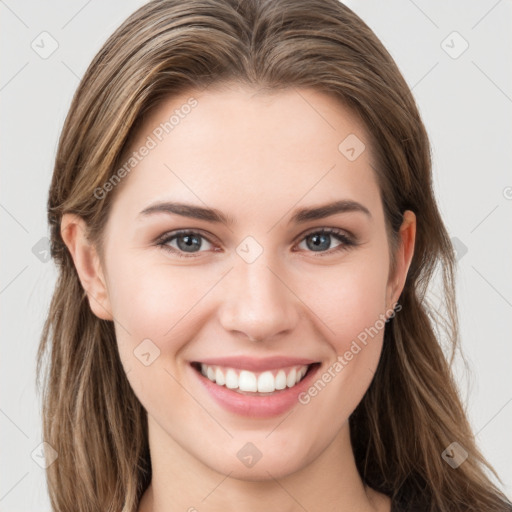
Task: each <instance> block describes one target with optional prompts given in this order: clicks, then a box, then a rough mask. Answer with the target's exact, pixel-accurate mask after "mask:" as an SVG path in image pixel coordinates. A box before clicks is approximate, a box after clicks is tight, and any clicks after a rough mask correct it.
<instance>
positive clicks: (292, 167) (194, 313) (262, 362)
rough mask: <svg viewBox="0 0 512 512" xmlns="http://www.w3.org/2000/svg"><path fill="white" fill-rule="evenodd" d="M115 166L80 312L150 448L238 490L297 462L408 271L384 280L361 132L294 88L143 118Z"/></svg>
mask: <svg viewBox="0 0 512 512" xmlns="http://www.w3.org/2000/svg"><path fill="white" fill-rule="evenodd" d="M191 97H193V98H194V99H190V98H191ZM173 116H174V117H173ZM166 123H167V124H166ZM144 147H145V148H146V149H143V148H144ZM134 151H136V152H137V154H136V155H134V154H133V152H134ZM130 156H131V157H132V158H133V159H134V160H132V161H131V163H129V162H128V159H129V158H130ZM126 161H127V163H128V165H127V167H126V168H125V170H126V169H129V172H127V173H126V176H124V177H122V179H121V183H120V184H118V185H115V186H114V187H113V188H114V189H116V188H117V187H118V189H116V190H114V191H108V193H115V194H116V197H115V201H114V203H113V205H112V210H111V213H110V217H109V220H108V222H107V225H106V230H105V234H104V235H105V246H104V253H103V256H104V259H103V270H102V277H101V278H100V281H101V280H102V279H104V284H105V287H106V288H105V298H104V300H101V299H98V300H97V301H94V300H93V301H91V306H92V307H93V310H95V312H96V313H97V314H98V315H99V316H103V317H107V318H113V319H114V320H115V329H116V335H117V340H118V347H119V352H120V356H121V360H122V362H123V366H124V369H125V371H126V373H127V377H128V379H129V381H130V384H131V386H132V388H133V390H134V392H135V394H136V395H137V397H138V399H139V400H140V402H141V403H142V405H143V406H144V408H145V409H146V410H147V413H148V418H149V425H150V436H151V438H152V440H153V442H158V446H159V447H161V449H162V450H168V452H169V454H170V456H172V454H176V456H177V454H180V455H179V456H180V457H186V458H188V459H189V460H193V461H194V463H195V464H204V465H206V466H207V467H209V468H211V469H214V470H216V471H220V472H222V473H224V474H227V473H229V472H231V475H232V476H233V477H239V478H242V479H243V478H251V479H263V478H268V472H271V473H272V475H273V476H275V477H279V476H282V475H286V474H289V473H291V472H293V471H297V470H298V469H300V468H302V467H304V466H305V465H307V464H308V463H311V462H313V461H314V460H315V459H316V458H317V457H319V455H320V454H321V453H322V452H323V451H324V450H325V449H326V448H327V447H328V446H329V445H330V444H331V443H332V442H333V440H335V439H336V437H337V435H338V434H339V432H340V431H341V430H342V429H343V428H344V427H346V426H347V420H348V418H349V415H350V414H351V413H352V411H354V409H355V407H356V406H357V404H358V403H359V402H360V400H361V399H362V397H363V395H364V394H365V392H366V390H367V388H368V386H369V384H370V382H371V380H372V377H373V375H374V372H375V369H376V367H377V364H378V361H379V356H380V353H381V348H382V340H383V331H384V329H383V326H384V319H385V317H387V316H390V314H391V311H392V307H393V305H394V303H395V301H396V300H397V298H398V296H399V294H400V291H401V288H402V286H403V280H404V279H405V274H406V272H407V266H408V261H407V260H408V257H407V254H406V255H405V260H404V258H403V257H400V256H399V257H398V262H399V265H398V272H397V274H396V275H395V276H391V275H390V274H389V269H390V256H389V245H388V239H387V237H386V229H385V222H384V213H383V207H382V203H381V200H380V197H379V188H378V185H377V182H376V176H375V172H374V171H373V170H372V165H374V166H375V164H374V163H373V162H372V156H371V148H370V147H369V143H368V137H367V133H366V132H365V129H364V127H363V125H362V124H361V122H360V121H359V120H358V119H357V118H356V117H355V116H354V115H353V114H352V113H351V112H350V111H349V110H347V109H346V108H344V107H343V106H341V105H340V104H339V103H338V102H336V101H335V100H334V99H332V98H330V97H328V96H325V95H323V94H321V93H319V92H315V91H312V90H309V89H303V90H291V89H290V90H288V91H280V92H274V93H272V94H263V93H257V92H255V90H253V89H248V88H242V87H240V88H238V87H232V88H230V89H227V88H224V89H220V88H217V89H213V88H210V89H208V90H206V91H204V92H194V93H192V92H190V93H188V94H183V95H180V96H174V97H172V98H171V99H169V100H168V101H167V102H165V103H163V104H161V105H160V106H159V107H158V108H157V109H156V110H154V111H153V112H152V113H151V114H150V116H149V117H148V118H146V119H145V120H144V123H143V126H142V128H141V129H140V130H139V132H138V136H137V137H136V140H135V141H134V142H133V144H132V145H131V149H130V151H129V153H128V155H127V157H126ZM122 175H123V173H121V176H122ZM107 188H108V187H107ZM102 190H106V189H105V188H104V189H102ZM99 200H103V199H99ZM407 218H409V217H407ZM404 224H405V223H404ZM182 231H184V232H185V234H183V233H181V234H179V232H182ZM401 234H402V236H403V237H406V236H409V238H410V237H411V236H412V238H414V230H413V228H412V227H411V224H410V225H409V227H408V228H406V229H404V230H403V232H401ZM402 260H404V261H405V262H404V261H402ZM99 286H100V285H99ZM100 296H101V294H98V297H100ZM106 312H108V313H106ZM397 314H400V313H397ZM311 363H316V364H311ZM201 364H203V365H206V366H204V367H203V371H204V372H205V373H206V374H207V376H204V375H202V374H201V371H200V368H201V366H200V365H201ZM217 367H219V368H218V370H217ZM208 368H209V369H208ZM302 369H303V371H306V370H309V372H308V373H306V375H305V376H304V377H303V379H302V380H301V381H300V382H299V383H298V384H295V382H296V380H297V378H298V377H299V378H300V377H301V375H302V373H303V371H301V370H302ZM294 370H295V373H294ZM297 374H298V377H297ZM208 375H209V376H210V378H211V379H217V380H218V382H217V383H214V382H212V380H210V379H209V378H208ZM223 381H226V382H223ZM315 383H316V384H315ZM237 385H238V386H240V387H241V388H242V389H240V387H239V388H238V389H236V386H237ZM258 385H259V386H260V387H259V389H260V390H265V391H266V394H264V395H260V394H258V392H255V391H247V390H250V389H258ZM283 385H284V389H283ZM289 386H291V387H289ZM276 387H277V390H275V391H273V392H272V389H275V388H276ZM244 389H246V391H243V390H244ZM241 391H243V392H241Z"/></svg>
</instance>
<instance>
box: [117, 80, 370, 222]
mask: <svg viewBox="0 0 512 512" xmlns="http://www.w3.org/2000/svg"><path fill="white" fill-rule="evenodd" d="M142 153H144V156H141V154H142ZM135 154H137V155H136V156H135ZM129 159H132V160H133V161H132V162H131V163H132V164H133V166H130V165H128V166H127V168H129V169H130V170H129V172H128V173H127V176H126V178H124V181H123V183H122V184H121V185H122V189H123V190H122V192H121V190H119V191H118V192H121V193H120V194H119V197H118V198H116V203H120V204H122V205H123V207H124V208H128V206H130V205H131V206H132V207H133V209H138V211H140V210H141V209H143V208H144V206H147V204H148V202H150V201H155V200H159V199H161V200H165V199H168V198H169V197H176V198H178V197H179V198H180V199H187V200H190V201H192V202H196V203H197V202H198V201H199V202H203V203H206V204H209V205H210V204H211V205H212V206H215V207H219V208H222V206H223V205H225V206H226V208H228V209H229V207H230V206H231V207H232V208H234V209H236V210H237V211H238V212H243V211H244V209H249V210H251V211H252V212H253V213H254V208H259V209H260V210H261V211H262V212H263V211H265V210H268V209H272V210H278V209H279V207H280V208H281V209H282V210H283V211H285V210H287V209H289V208H290V207H291V206H292V205H294V204H297V203H299V202H308V203H318V202H326V201H328V200H337V199H340V198H341V197H343V198H345V197H347V198H352V199H356V198H357V200H360V201H366V202H368V203H371V202H374V201H376V200H378V187H377V184H376V179H375V172H374V170H373V168H374V167H375V166H374V163H373V160H372V154H371V147H370V145H369V141H368V135H367V133H366V130H365V127H364V125H363V123H362V122H361V120H360V119H359V118H358V116H357V115H356V114H355V113H354V112H352V111H351V110H349V109H348V108H347V107H346V106H344V105H343V104H342V103H341V102H340V101H337V100H336V99H334V98H333V97H331V96H328V95H326V94H324V93H321V92H318V91H315V90H312V89H286V90H279V91H271V92H262V91H258V90H256V89H252V88H249V87H245V86H239V85H230V86H222V87H211V88H208V89H206V90H205V91H194V90H191V91H188V92H185V93H182V94H180V95H175V96H172V97H169V98H167V99H166V100H164V101H162V102H161V103H160V104H159V105H158V106H157V107H156V108H154V109H153V110H152V111H151V112H150V114H149V115H147V116H146V118H145V119H144V122H143V123H142V125H141V126H140V128H139V130H138V132H137V134H136V137H135V138H134V141H133V143H132V144H131V146H130V149H129V151H128V152H127V154H126V161H127V162H128V160H129ZM120 188H121V187H120ZM125 213H126V212H125ZM227 213H228V214H231V213H233V214H234V213H235V212H229V211H228V212H227ZM274 213H275V212H274Z"/></svg>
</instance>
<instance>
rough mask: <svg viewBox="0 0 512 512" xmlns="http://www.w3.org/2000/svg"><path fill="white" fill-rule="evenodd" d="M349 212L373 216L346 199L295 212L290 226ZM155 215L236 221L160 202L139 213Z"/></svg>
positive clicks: (212, 211)
mask: <svg viewBox="0 0 512 512" xmlns="http://www.w3.org/2000/svg"><path fill="white" fill-rule="evenodd" d="M347 212H361V213H364V214H365V215H366V216H368V217H369V218H371V217H372V214H371V213H370V211H369V210H368V208H366V206H363V205H362V204H361V203H358V202H356V201H351V200H347V199H344V200H340V201H335V202H332V203H327V204H324V205H321V206H317V207H313V208H301V209H298V210H296V211H295V212H294V214H293V216H292V218H291V219H290V220H289V221H288V224H290V223H292V222H295V223H297V224H299V223H303V222H307V221H310V220H318V219H323V218H325V217H329V216H331V215H335V214H337V213H347ZM155 213H169V214H175V215H181V216H182V217H189V218H192V219H199V220H206V221H208V222H215V223H223V224H226V225H232V224H234V219H233V218H232V217H230V216H226V215H224V214H223V213H222V212H220V211H219V210H216V209H214V208H203V207H201V206H195V205H191V204H185V203H175V202H159V203H156V204H153V205H151V206H148V207H147V208H145V209H144V210H142V211H141V212H140V213H139V216H147V215H152V214H155Z"/></svg>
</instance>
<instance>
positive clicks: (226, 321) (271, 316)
mask: <svg viewBox="0 0 512 512" xmlns="http://www.w3.org/2000/svg"><path fill="white" fill-rule="evenodd" d="M264 255H265V253H263V255H262V256H260V257H259V258H258V259H257V260H256V261H255V262H253V263H246V262H245V261H243V260H239V261H237V262H236V263H235V267H234V268H233V270H232V271H231V272H230V273H229V275H228V276H226V277H227V279H225V280H224V281H225V282H224V283H223V289H222V290H221V291H220V293H221V294H222V295H221V297H222V298H221V301H222V302H221V305H220V307H219V320H220V323H221V325H222V326H223V328H224V329H226V331H228V332H231V333H236V334H238V335H240V334H243V335H245V336H247V337H248V338H249V340H251V341H267V340H270V339H273V338H275V337H277V336H279V335H283V334H285V333H288V334H289V333H290V332H292V331H293V330H294V329H295V328H296V326H297V324H298V322H299V320H300V317H301V315H300V311H299V308H300V301H299V300H298V298H297V297H296V296H295V295H294V293H293V291H292V289H291V288H292V287H290V286H289V284H288V283H287V282H286V281H287V279H286V276H285V275H284V273H283V272H282V271H279V270H278V269H277V268H275V267H276V266H275V265H272V266H271V265H270V264H269V263H270V262H269V261H268V260H267V259H266V258H265V257H264Z"/></svg>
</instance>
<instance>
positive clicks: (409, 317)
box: [37, 0, 511, 512]
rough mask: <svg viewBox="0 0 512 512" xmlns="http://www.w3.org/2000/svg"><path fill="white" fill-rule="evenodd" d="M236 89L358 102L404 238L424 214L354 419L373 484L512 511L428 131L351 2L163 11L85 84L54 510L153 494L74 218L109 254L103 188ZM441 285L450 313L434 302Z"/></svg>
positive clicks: (61, 344) (48, 344) (61, 168)
mask: <svg viewBox="0 0 512 512" xmlns="http://www.w3.org/2000/svg"><path fill="white" fill-rule="evenodd" d="M224 81H238V82H241V83H245V84H249V85H251V86H253V87H257V88H267V89H271V90H275V89H280V88H290V87H297V88H300V87H313V88H315V89H316V90H319V91H322V92H324V93H327V94H330V95H332V96H333V97H335V98H336V99H337V100H339V101H340V102H343V103H344V104H345V105H348V106H349V107H350V108H351V109H352V110H353V111H354V112H356V113H357V114H359V115H360V116H361V118H362V120H363V121H364V123H365V125H366V128H367V131H368V134H369V136H370V137H371V139H372V141H371V142H372V149H373V150H374V151H375V154H376V155H377V159H376V160H377V164H378V165H377V166H376V169H375V171H376V174H377V178H378V181H379V186H380V189H381V197H382V201H383V205H384V210H385V215H386V223H387V229H388V232H389V236H390V241H391V242H396V240H397V232H398V229H399V227H400V224H401V221H402V213H403V212H404V211H405V210H407V209H409V210H412V211H413V212H414V213H415V214H416V216H417V219H418V224H417V235H416V246H415V252H414V257H413V260H412V264H411V266H410V269H409V273H408V276H407V280H406V283H405V288H404V290H403V293H402V295H401V297H400V304H401V307H402V309H401V311H400V313H399V314H397V315H396V317H395V318H393V319H392V320H391V321H390V322H389V323H388V324H387V326H386V330H385V338H384V347H383V352H382V356H381V360H380V363H379V366H378V368H377V371H376V374H375V376H374V379H373V381H372V384H371V385H370V387H369V389H368V391H367V393H366V394H365V396H364V398H363V399H362V401H361V403H360V404H359V405H358V407H357V409H356V410H355V411H354V413H353V414H352V415H351V417H350V431H351V438H352V446H353V449H354V454H355V457H356V463H357V468H358V471H359V472H360V475H361V478H362V479H363V481H364V482H365V483H366V484H367V485H369V486H370V487H373V488H374V489H376V490H378V491H380V492H382V493H385V494H387V495H389V496H391V497H392V499H393V500H394V502H396V503H399V502H400V503H404V505H406V506H408V507H409V508H408V510H430V511H440V512H457V511H460V512H462V511H464V512H468V511H475V512H476V511H478V512H482V511H484V510H485V511H486V512H490V511H496V512H497V511H504V510H511V508H510V507H509V505H510V503H509V502H508V501H507V499H506V497H505V496H504V495H503V493H502V492H501V491H500V490H499V489H498V488H497V487H496V486H495V484H493V483H492V481H491V480H490V478H489V476H488V474H487V473H488V471H489V470H490V471H492V472H493V474H494V476H496V477H497V475H496V473H495V471H494V470H493V469H492V467H491V466H490V465H489V464H488V463H487V462H486V460H485V459H484V457H483V456H482V454H481V453H480V451H479V450H478V448H477V447H476V444H475V439H474V435H473V433H472V431H471V428H470V425H469V423H468V420H467V418H466V414H465V411H464V408H463V406H462V404H461V400H460V398H459V395H458V391H457V387H456V384H455V383H454V381H453V378H452V374H451V369H450V368H451V364H452V362H453V358H454V354H455V352H456V351H457V350H458V327H457V312H456V303H455V296H454V290H455V285H454V252H453V249H452V246H451V242H450V239H449V237H448V234H447V231H446V229H445V226H444V224H443V222H442V219H441V217H440V214H439V211H438V209H437V206H436V202H435V199H434V195H433V190H432V182H431V160H430V149H429V141H428V138H427V134H426V131H425V128H424V125H423V123H422V121H421V118H420V116H419V113H418V109H417V107H416V104H415V102H414V99H413V97H412V95H411V92H410V90H409V88H408V86H407V84H406V83H405V81H404V79H403V77H402V76H401V74H400V72H399V70H398V68H397V66H396V65H395V63H394V61H393V59H392V58H391V56H390V55H389V54H388V52H387V51H386V50H385V49H384V47H383V46H382V44H381V43H380V41H379V40H378V39H377V37H376V36H375V35H374V33H373V32H372V31H371V30H370V29H369V28H368V27H367V26H366V24H365V23H364V22H363V21H362V20H361V19H360V18H359V17H357V16H356V15H355V14H354V13H353V12H352V11H351V10H350V9H348V8H347V7H345V6H344V5H342V4H341V3H339V2H338V1H337V0H271V1H270V0H268V1H267V0H188V1H187V2H182V1H179V0H155V1H151V2H149V3H148V4H146V5H144V6H143V7H142V8H140V9H139V10H138V11H136V12H135V13H134V14H133V15H132V16H130V17H129V18H128V19H127V20H126V21H125V22H124V23H123V24H122V25H121V26H120V27H119V28H118V29H117V30H116V31H115V33H114V34H113V35H112V36H111V37H110V38H109V39H108V41H107V42H106V43H105V44H104V46H103V47H102V49H101V50H100V52H99V53H98V54H97V55H96V57H95V58H94V60H93V61H92V63H91V65H90V66H89V68H88V70H87V71H86V73H85V75H84V77H83V78H82V81H81V83H80V85H79V87H78V90H77V91H76V94H75V96H74V98H73V101H72V104H71V107H70V110H69V113H68V116H67V119H66V121H65V124H64V127H63V130H62V134H61V137H60V141H59V147H58V153H57V157H56V162H55V168H54V173H53V179H52V183H51V187H50V193H49V200H48V220H49V224H50V228H51V254H52V257H53V258H54V259H55V262H56V264H57V266H58V269H59V277H58V281H57V284H56V288H55V292H54V295H53V300H52V303H51V307H50V311H49V314H48V318H47V320H46V324H45V327H44V331H43V334H42V339H41V343H40V347H39V352H38V365H37V375H38V380H37V382H38V385H41V375H42V373H43V366H44V367H45V368H46V367H47V369H46V371H45V373H44V395H43V424H44V425H43V436H44V440H45V441H46V442H48V443H49V444H50V445H51V446H52V447H53V448H54V449H55V450H56V451H57V452H58V458H57V459H56V461H55V462H54V463H53V464H51V465H50V466H49V467H48V469H47V481H48V487H49V495H50V499H51V503H52V507H53V510H55V511H66V512H68V511H70V510H74V511H77V512H82V511H84V512H85V511H91V512H92V511H94V512H97V511H98V510H104V511H112V512H119V511H121V510H122V511H123V512H134V511H135V510H136V509H137V506H138V503H139V500H140V497H141V496H142V494H143V492H144V490H145V489H146V488H147V486H148V484H149V482H150V480H151V464H150V457H149V448H148V434H147V423H146V422H147V418H146V412H145V410H144V409H143V407H142V405H141V404H140V402H139V401H138V399H137V398H136V396H135V394H134V393H133V391H132V389H131V387H130V385H129V383H128V380H127V378H126V375H125V373H124V370H123V367H122V364H121V361H120V358H119V354H118V351H117V345H116V339H115V334H114V325H113V323H112V322H110V321H105V320H101V319H99V318H97V317H96V316H95V315H94V314H93V313H92V311H91V309H90V307H89V304H88V302H87V298H86V294H85V292H84V290H83V289H82V286H81V284H80V281H79V279H78V275H77V272H76V270H75V267H74V265H73V260H72V258H71V255H70V253H69V252H68V250H67V248H66V246H65V245H64V243H63V240H62V238H61V234H60V230H61V220H62V215H63V214H64V213H67V212H71V213H76V214H78V215H80V216H81V217H82V218H83V219H84V220H85V221H86V223H87V226H88V228H89V232H90V233H89V235H90V237H91V239H92V240H93V241H94V242H96V243H98V244H100V243H101V234H102V230H103V227H104V226H105V222H106V220H107V217H108V214H109V209H110V206H111V204H112V199H113V196H114V194H107V195H106V197H104V198H102V199H98V198H97V194H95V190H97V189H98V187H102V186H103V184H104V183H106V182H107V181H108V180H109V179H110V178H111V177H112V176H113V175H114V173H115V172H116V171H117V170H118V166H119V165H120V164H121V156H122V155H123V152H124V151H125V150H126V148H127V147H128V146H129V144H130V141H131V140H133V137H134V135H135V134H136V132H137V129H138V127H139V126H140V123H141V120H142V118H143V116H144V114H145V113H147V112H148V111H149V110H150V109H152V108H153V107H155V106H157V105H158V104H159V103H160V102H161V101H162V100H163V99H164V98H167V97H169V96H171V95H173V94H177V93H179V92H183V91H186V90H188V89H190V90H192V89H194V88H205V87H207V86H209V85H211V84H214V83H221V82H224ZM135 172H136V171H135ZM100 247H101V245H100ZM437 273H438V275H439V276H440V278H441V279H442V294H443V299H444V300H443V303H444V304H445V305H446V308H445V311H444V312H443V314H442V315H439V314H437V313H436V312H435V311H434V310H433V308H430V307H429V306H428V304H427V298H428V293H427V291H428V287H429V283H430V282H431V280H432V278H433V277H434V275H436V274H437ZM441 337H442V338H443V340H444V342H445V343H447V346H448V347H449V348H450V349H451V356H450V358H449V359H450V360H449V361H447V359H446V357H445V354H444V352H443V350H442V348H441ZM454 441H456V442H457V443H459V444H460V446H461V447H463V448H464V449H465V450H466V451H467V452H468V454H469V457H468V458H467V460H466V461H465V462H463V463H462V464H461V465H460V466H459V467H458V468H457V469H453V468H452V467H451V466H450V465H449V464H447V463H446V462H445V460H443V458H442V456H441V454H442V452H443V450H445V449H446V448H447V447H448V446H449V445H450V444H451V443H452V442H454ZM498 480H499V479H498Z"/></svg>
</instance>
